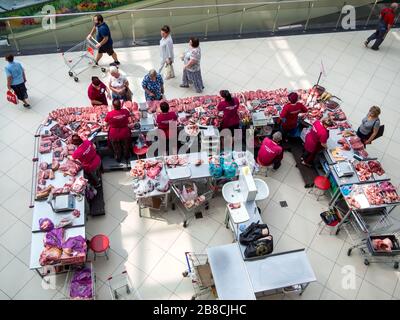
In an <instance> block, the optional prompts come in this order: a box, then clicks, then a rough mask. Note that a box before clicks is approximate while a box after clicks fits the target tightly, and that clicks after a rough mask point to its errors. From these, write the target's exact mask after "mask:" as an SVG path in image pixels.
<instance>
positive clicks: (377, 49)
mask: <svg viewBox="0 0 400 320" xmlns="http://www.w3.org/2000/svg"><path fill="white" fill-rule="evenodd" d="M371 49H372V50H374V51H379V48H374V47H371Z"/></svg>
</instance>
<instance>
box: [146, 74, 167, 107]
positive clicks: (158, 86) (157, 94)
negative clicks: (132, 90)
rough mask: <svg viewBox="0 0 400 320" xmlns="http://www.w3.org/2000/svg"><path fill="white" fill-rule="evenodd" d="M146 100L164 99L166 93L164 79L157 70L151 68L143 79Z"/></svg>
mask: <svg viewBox="0 0 400 320" xmlns="http://www.w3.org/2000/svg"><path fill="white" fill-rule="evenodd" d="M142 87H143V90H144V95H145V98H146V101H155V100H158V101H159V100H162V98H163V94H164V80H163V79H162V77H161V75H160V74H158V73H157V71H156V70H154V69H151V70H150V71H149V73H148V74H146V75H145V77H144V79H143V81H142Z"/></svg>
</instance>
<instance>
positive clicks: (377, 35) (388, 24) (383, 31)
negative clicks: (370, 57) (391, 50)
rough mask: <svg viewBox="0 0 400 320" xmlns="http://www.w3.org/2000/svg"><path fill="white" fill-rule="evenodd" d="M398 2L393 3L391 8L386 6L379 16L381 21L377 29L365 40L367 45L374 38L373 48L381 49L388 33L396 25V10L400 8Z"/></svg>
mask: <svg viewBox="0 0 400 320" xmlns="http://www.w3.org/2000/svg"><path fill="white" fill-rule="evenodd" d="M398 6H399V5H398V4H397V3H395V2H394V3H392V4H391V5H390V8H384V9H382V11H381V14H380V16H379V23H378V27H377V28H376V31H375V32H374V33H373V34H372V35H371V36H370V37H369V38H368V39H367V41H365V42H364V44H365V46H366V47H367V48H368V45H369V43H370V42H371V41H372V40H375V43H374V44H373V45H372V47H371V49H372V50H375V51H377V50H379V46H380V45H381V44H382V42H383V40H385V38H386V35H387V34H388V33H389V31H390V29H391V28H392V26H393V25H394V19H395V16H396V14H395V12H396V10H397V8H398Z"/></svg>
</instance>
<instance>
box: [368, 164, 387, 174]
mask: <svg viewBox="0 0 400 320" xmlns="http://www.w3.org/2000/svg"><path fill="white" fill-rule="evenodd" d="M368 166H369V168H370V169H371V171H372V172H373V173H376V174H377V175H378V176H382V175H384V174H385V171H384V170H383V168H382V166H381V164H380V163H379V162H378V161H374V160H371V161H368Z"/></svg>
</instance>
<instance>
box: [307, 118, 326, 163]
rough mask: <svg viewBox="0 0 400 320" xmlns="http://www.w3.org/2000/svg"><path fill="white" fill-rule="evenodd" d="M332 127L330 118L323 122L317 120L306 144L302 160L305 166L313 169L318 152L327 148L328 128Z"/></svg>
mask: <svg viewBox="0 0 400 320" xmlns="http://www.w3.org/2000/svg"><path fill="white" fill-rule="evenodd" d="M332 125H333V122H332V120H330V119H329V118H323V119H321V121H320V120H316V121H315V122H314V124H313V126H312V128H311V130H310V131H309V132H308V133H307V135H306V139H305V142H304V153H303V156H302V158H301V160H302V161H301V163H302V164H303V165H305V166H307V167H311V166H312V165H313V162H314V159H315V156H316V155H317V154H318V152H320V151H321V150H323V149H324V148H326V146H327V145H326V143H327V141H328V138H329V131H328V129H327V128H329V127H331V126H332Z"/></svg>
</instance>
